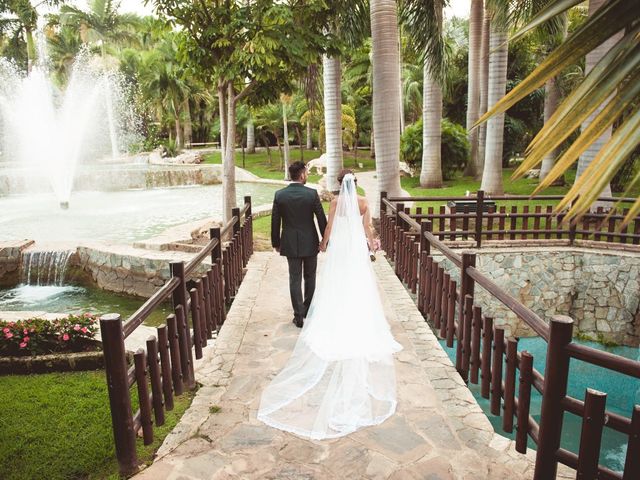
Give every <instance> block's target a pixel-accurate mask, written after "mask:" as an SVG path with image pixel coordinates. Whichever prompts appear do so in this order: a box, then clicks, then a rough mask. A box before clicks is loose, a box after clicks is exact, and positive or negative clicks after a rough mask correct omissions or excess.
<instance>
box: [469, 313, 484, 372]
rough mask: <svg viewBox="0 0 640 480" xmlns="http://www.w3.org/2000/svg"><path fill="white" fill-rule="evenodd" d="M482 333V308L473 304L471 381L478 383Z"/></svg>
mask: <svg viewBox="0 0 640 480" xmlns="http://www.w3.org/2000/svg"><path fill="white" fill-rule="evenodd" d="M481 333H482V309H481V308H480V307H479V306H477V305H474V306H473V319H472V323H471V362H470V367H471V373H470V376H469V378H470V381H471V383H474V384H477V383H478V372H479V370H480V336H481Z"/></svg>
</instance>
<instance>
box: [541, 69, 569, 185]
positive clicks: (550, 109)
mask: <svg viewBox="0 0 640 480" xmlns="http://www.w3.org/2000/svg"><path fill="white" fill-rule="evenodd" d="M544 93H545V96H544V123H547V122H548V121H549V118H551V115H553V113H554V112H555V111H556V109H557V108H558V104H559V103H560V89H559V88H558V84H557V83H556V78H550V79H549V80H547V83H546V84H545V86H544ZM557 156H558V149H554V150H553V151H552V152H551V153H549V155H547V156H545V157H544V159H543V160H542V166H541V167H540V180H543V179H544V178H545V177H546V176H547V175H548V174H549V172H550V171H551V169H552V168H553V165H554V163H555V162H556V157H557ZM560 179H562V184H564V177H560ZM560 179H559V180H560Z"/></svg>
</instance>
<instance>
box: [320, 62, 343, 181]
mask: <svg viewBox="0 0 640 480" xmlns="http://www.w3.org/2000/svg"><path fill="white" fill-rule="evenodd" d="M322 69H323V79H324V92H323V93H324V95H323V97H324V135H325V145H326V151H327V174H326V176H325V179H326V188H327V190H329V191H330V192H335V191H337V190H340V185H339V184H338V174H339V173H340V170H342V168H343V158H342V96H341V89H340V83H341V73H342V72H341V70H342V68H341V64H340V58H339V57H327V56H326V55H324V56H323V57H322Z"/></svg>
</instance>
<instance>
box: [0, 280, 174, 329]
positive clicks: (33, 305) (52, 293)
mask: <svg viewBox="0 0 640 480" xmlns="http://www.w3.org/2000/svg"><path fill="white" fill-rule="evenodd" d="M144 302H145V299H144V298H139V297H134V296H129V295H123V294H119V293H112V292H107V291H105V290H100V289H98V288H85V287H80V286H76V285H65V286H54V285H47V286H36V285H19V286H17V287H15V288H10V289H6V290H0V311H9V310H22V311H44V312H48V313H60V312H63V313H74V314H82V313H85V312H90V313H94V314H97V315H102V314H105V313H119V314H120V315H122V318H123V319H126V318H127V317H128V316H129V315H131V314H132V313H133V312H135V311H136V310H137V309H138V308H139V307H140V306H141V305H142V304H143V303H144ZM172 311H173V310H172V308H171V303H170V302H166V303H163V304H162V305H160V306H159V307H157V308H156V309H155V310H154V311H153V313H152V314H151V315H150V316H149V318H148V319H147V320H146V321H145V324H146V325H152V326H155V325H160V324H161V323H164V320H165V318H166V317H167V315H169V314H170V313H172Z"/></svg>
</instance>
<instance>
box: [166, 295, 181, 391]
mask: <svg viewBox="0 0 640 480" xmlns="http://www.w3.org/2000/svg"><path fill="white" fill-rule="evenodd" d="M181 308H182V307H181ZM167 330H168V334H169V352H170V355H171V377H172V379H173V390H174V391H175V393H176V395H182V392H183V391H184V383H183V377H182V365H180V345H179V342H178V338H179V336H178V320H177V319H176V316H175V314H173V313H172V314H171V315H169V316H167Z"/></svg>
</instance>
